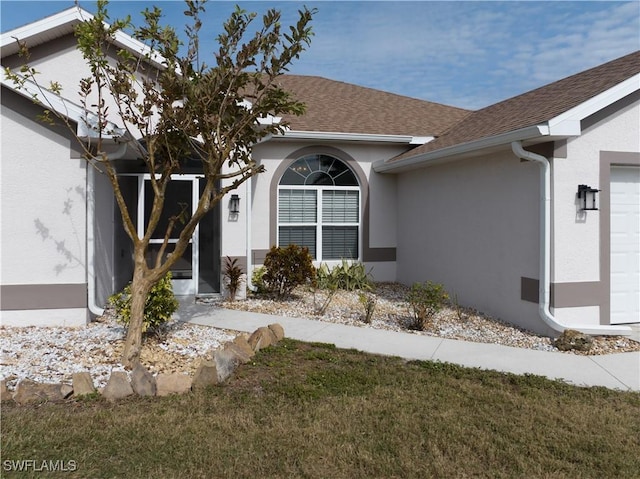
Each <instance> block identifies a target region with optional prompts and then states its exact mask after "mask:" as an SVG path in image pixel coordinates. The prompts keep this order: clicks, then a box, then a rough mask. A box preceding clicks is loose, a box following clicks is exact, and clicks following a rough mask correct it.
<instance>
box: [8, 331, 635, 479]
mask: <svg viewBox="0 0 640 479" xmlns="http://www.w3.org/2000/svg"><path fill="white" fill-rule="evenodd" d="M23 459H33V460H36V462H37V463H40V462H41V461H43V460H51V461H56V460H57V461H65V462H66V464H68V461H75V464H76V467H77V469H76V471H75V472H60V473H57V474H52V476H56V477H82V478H99V477H118V478H120V477H131V478H139V477H140V478H146V477H153V478H174V477H175V478H199V477H202V478H218V477H221V478H222V477H230V478H236V477H251V478H263V477H282V478H289V477H318V478H342V477H345V478H347V477H349V478H359V477H363V478H364V477H366V478H391V477H397V478H411V477H416V478H425V477H438V478H452V477H454V478H457V477H492V478H493V477H508V478H512V477H526V478H530V477H552V478H560V477H567V478H576V477H581V478H582V477H594V478H624V477H629V478H630V477H636V478H637V477H639V475H640V394H637V393H628V392H616V391H610V390H607V389H604V388H589V389H585V388H577V387H573V386H567V385H564V384H562V383H559V382H553V381H548V380H546V379H543V378H540V377H533V376H524V377H522V376H515V375H504V374H499V373H492V372H482V371H478V370H474V369H466V368H462V367H457V366H452V365H445V364H439V363H430V362H406V361H403V360H401V359H398V358H388V357H380V356H373V355H369V354H364V353H359V352H355V351H346V350H339V349H335V348H334V347H332V346H328V345H323V344H306V343H300V342H296V341H290V340H285V341H283V342H282V343H281V344H280V345H279V346H277V347H272V348H269V349H267V350H263V351H261V352H260V353H259V354H258V355H257V356H256V358H255V361H254V363H251V364H248V365H244V366H241V368H240V369H239V370H238V372H237V374H236V375H235V376H234V377H233V378H231V380H230V381H229V382H228V383H226V384H225V385H224V386H221V387H215V388H211V389H209V390H206V391H202V392H198V393H192V394H187V395H184V396H173V397H167V398H154V399H143V398H131V399H129V400H125V401H122V402H119V403H116V404H110V403H107V402H105V401H103V400H101V399H93V400H85V401H78V402H68V403H64V404H44V405H39V406H29V407H17V406H14V405H11V404H9V405H6V404H5V405H3V407H2V477H43V474H42V473H31V474H32V475H31V476H30V475H29V474H25V473H21V474H17V473H15V474H14V473H13V472H9V471H7V468H8V467H7V465H8V463H7V461H12V460H13V461H15V460H23Z"/></svg>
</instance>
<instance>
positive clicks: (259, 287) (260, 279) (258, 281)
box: [251, 266, 269, 294]
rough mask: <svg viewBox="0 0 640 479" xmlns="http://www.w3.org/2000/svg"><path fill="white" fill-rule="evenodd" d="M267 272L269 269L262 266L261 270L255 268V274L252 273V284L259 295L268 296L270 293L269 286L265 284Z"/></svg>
mask: <svg viewBox="0 0 640 479" xmlns="http://www.w3.org/2000/svg"><path fill="white" fill-rule="evenodd" d="M266 272H267V268H265V267H264V266H260V267H259V268H255V269H254V270H253V273H251V284H252V285H253V287H254V288H255V292H256V293H257V294H266V293H268V292H269V291H268V289H267V285H266V284H264V274H265V273H266Z"/></svg>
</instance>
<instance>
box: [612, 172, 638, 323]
mask: <svg viewBox="0 0 640 479" xmlns="http://www.w3.org/2000/svg"><path fill="white" fill-rule="evenodd" d="M637 322H640V168H638V167H633V166H628V167H623V166H614V167H612V168H611V324H621V323H637Z"/></svg>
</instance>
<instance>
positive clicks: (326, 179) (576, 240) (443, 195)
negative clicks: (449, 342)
mask: <svg viewBox="0 0 640 479" xmlns="http://www.w3.org/2000/svg"><path fill="white" fill-rule="evenodd" d="M88 15H89V14H88V13H87V12H84V11H82V10H79V9H76V8H73V9H69V10H67V11H65V12H61V13H60V14H58V15H56V16H53V17H49V18H47V19H45V20H43V21H41V22H36V23H34V24H31V25H27V26H26V27H23V28H20V29H16V30H14V31H11V32H6V33H3V35H2V65H3V67H9V68H14V69H15V68H17V67H18V66H19V64H20V61H21V60H20V59H19V58H17V56H16V50H17V48H16V47H15V41H14V40H13V39H12V37H17V38H20V39H22V40H25V41H27V44H28V45H29V46H30V50H31V61H30V63H32V64H33V65H34V66H35V67H36V68H37V69H38V70H39V71H41V72H43V80H44V81H47V80H49V79H56V80H58V81H64V84H63V87H65V88H63V93H62V96H63V98H57V99H56V101H57V103H56V102H54V103H55V104H56V105H59V107H60V111H64V112H65V114H66V115H67V117H68V118H69V119H70V121H72V122H75V123H73V124H74V125H77V128H78V135H79V136H82V134H81V133H82V131H81V130H82V121H81V118H82V112H81V111H76V110H77V98H74V97H73V93H72V92H74V91H75V89H76V88H75V86H76V85H77V81H78V80H79V78H81V77H82V72H83V68H84V63H83V60H82V57H81V55H80V54H79V52H78V51H77V50H76V49H75V40H74V38H73V34H72V27H73V25H74V24H75V23H77V22H79V21H80V19H81V18H82V17H83V16H85V17H86V16H88ZM115 43H116V44H115V47H117V48H127V49H129V50H130V51H131V52H132V53H134V54H140V52H142V51H143V49H144V48H145V47H144V45H141V44H139V43H137V42H136V41H135V40H133V39H131V38H129V37H126V35H123V36H121V37H118V38H117V39H116V42H115ZM281 82H282V84H283V86H284V87H285V88H287V89H288V90H290V91H292V92H293V93H294V94H295V95H296V96H297V97H298V98H299V99H301V100H303V101H304V102H305V103H306V104H307V113H306V114H305V115H304V116H302V117H292V118H285V120H287V121H289V122H290V129H289V130H288V131H287V132H286V133H285V134H283V135H279V136H274V137H271V138H268V139H267V140H266V141H263V142H261V143H259V144H258V145H255V147H254V148H253V151H252V154H253V156H254V159H256V160H257V161H258V162H259V163H260V164H262V165H264V167H265V170H266V171H265V173H262V174H260V175H258V176H256V177H254V178H253V179H252V180H251V181H249V182H247V183H245V184H244V185H242V186H241V187H240V188H239V189H238V190H236V191H234V192H233V193H234V195H237V200H238V201H239V208H236V206H237V205H238V201H234V202H233V203H234V205H233V207H230V203H228V202H227V201H223V202H222V203H221V204H220V205H219V206H218V208H217V209H216V211H214V212H212V213H211V214H210V215H209V216H208V217H207V218H206V219H205V220H204V221H203V222H202V223H201V224H200V226H199V228H198V231H197V232H196V234H195V235H194V240H193V244H192V247H191V248H190V251H188V254H187V255H185V257H184V258H183V259H182V260H181V262H179V263H178V265H177V266H176V268H175V271H174V287H175V289H176V291H177V292H178V293H180V294H189V295H208V294H216V293H221V292H223V288H224V285H223V283H222V280H221V270H222V262H223V260H224V258H225V257H227V256H229V257H232V258H237V259H239V260H240V262H241V264H242V265H243V267H244V268H245V270H246V271H248V272H249V273H250V272H251V271H252V270H253V268H255V267H256V266H257V265H260V264H261V263H262V261H263V259H264V257H265V255H266V252H267V251H268V250H269V248H270V247H271V246H272V245H286V244H289V243H297V244H302V245H304V246H308V247H309V248H310V250H311V252H312V254H313V255H314V259H315V260H316V262H317V263H320V262H324V263H328V264H329V265H331V264H334V263H336V262H338V261H340V260H341V259H343V258H346V259H350V260H355V261H362V262H364V263H365V264H366V266H367V268H368V269H371V270H372V274H373V276H374V278H375V279H376V280H380V281H401V282H403V283H406V284H411V283H413V282H415V281H425V280H432V281H436V282H440V283H443V284H444V286H445V288H446V289H447V290H448V291H449V292H450V294H451V295H452V296H455V297H456V298H457V301H458V302H459V303H460V304H462V305H465V306H471V307H474V308H476V309H478V310H480V311H483V312H485V313H487V314H491V315H493V316H496V317H499V318H501V319H503V320H505V321H509V322H511V323H514V324H516V325H518V326H521V327H523V328H526V329H529V330H533V331H537V332H540V333H543V334H555V333H557V332H559V331H562V330H563V329H565V328H568V327H571V328H574V329H580V330H584V331H586V332H590V333H593V334H625V333H626V330H625V328H624V327H622V326H619V325H621V324H624V323H630V322H639V321H640V251H639V246H638V245H640V236H639V235H640V209H639V207H638V205H640V52H636V53H633V54H631V55H628V56H626V57H622V58H620V59H618V60H614V61H612V62H610V63H607V64H604V65H602V66H600V67H597V68H594V69H591V70H588V71H586V72H583V73H580V74H577V75H574V76H572V77H569V78H566V79H564V80H560V81H559V82H555V83H553V84H551V85H547V86H545V87H542V88H539V89H537V90H534V91H532V92H528V93H525V94H523V95H519V96H517V97H514V98H512V99H509V100H506V101H504V102H501V103H498V104H496V105H492V106H489V107H487V108H484V109H482V110H479V111H476V112H470V111H466V110H463V109H459V108H455V107H450V106H445V105H440V104H435V103H431V102H427V101H422V100H417V99H412V98H406V97H402V96H399V95H394V94H390V93H385V92H381V91H377V90H372V89H368V88H363V87H360V86H356V85H350V84H346V83H342V82H337V81H332V80H328V79H325V78H320V77H307V76H296V75H286V76H283V77H282V78H281ZM66 92H69V93H68V94H69V95H70V96H69V97H67V96H65V95H67V93H66ZM41 110H42V107H41V106H38V105H36V104H34V103H33V102H32V101H31V100H30V99H29V98H27V97H25V94H24V93H23V92H20V91H16V89H15V88H14V87H13V85H12V84H11V83H10V82H8V81H6V80H3V82H2V124H1V131H2V132H1V135H2V137H1V138H2V161H1V163H0V168H1V169H0V174H1V177H0V181H1V186H2V233H1V243H0V254H1V282H2V284H1V290H0V293H1V295H2V296H1V300H0V306H1V313H2V323H3V324H16V325H30V324H68V325H80V324H85V323H86V322H87V321H88V320H90V318H91V317H92V315H95V314H99V313H100V310H101V307H102V305H103V304H104V302H105V300H106V298H107V297H108V295H109V294H111V293H113V292H115V291H117V290H119V289H120V288H121V287H122V286H124V284H126V282H127V281H128V280H129V279H130V277H131V271H132V263H131V248H130V245H129V242H128V238H127V237H126V236H125V235H124V232H123V230H122V226H121V223H120V222H121V220H120V219H119V215H118V210H117V207H116V206H115V205H114V201H113V197H112V194H111V192H110V186H109V184H108V182H107V181H106V179H105V178H103V176H102V175H100V174H99V173H96V172H95V171H94V169H93V168H87V167H86V164H85V162H84V160H82V159H81V158H80V155H79V151H78V148H77V146H76V145H74V141H75V139H74V138H72V136H71V135H70V134H69V133H68V131H67V130H66V129H65V128H62V127H55V126H53V127H52V126H49V125H45V124H43V123H41V122H38V121H37V120H36V116H37V114H38V113H39V112H41ZM25 145H29V147H28V148H25ZM113 155H114V156H115V155H118V158H120V159H119V160H118V161H119V163H118V164H119V171H120V173H121V179H122V182H121V184H122V186H123V189H124V191H125V192H126V197H127V200H128V201H129V203H130V204H131V205H132V208H133V210H135V211H136V215H137V217H136V221H137V222H138V225H139V227H140V228H141V229H142V228H143V227H144V220H145V207H146V206H148V204H147V203H146V201H145V200H147V202H148V194H149V192H148V185H147V182H148V179H147V178H146V177H145V175H144V171H143V170H142V168H141V167H140V165H139V164H138V162H137V161H136V159H135V155H134V154H133V153H132V152H131V151H129V150H128V149H126V148H118V147H117V146H116V145H114V150H113ZM198 173H199V169H198V165H197V164H193V165H187V167H186V169H185V171H184V174H182V175H179V176H177V177H175V180H176V181H175V182H173V183H172V185H173V186H172V193H171V194H172V196H173V198H174V199H175V200H176V201H183V202H184V201H187V202H189V201H191V202H193V201H194V199H195V198H197V194H198V190H199V182H200V179H199V177H198ZM25 178H28V179H29V180H28V184H25V183H26V182H25ZM578 185H588V186H590V187H591V190H599V192H597V193H595V197H596V206H597V207H598V210H584V209H582V208H583V206H584V205H583V200H582V194H583V193H582V192H581V193H580V195H581V197H580V198H578V194H577V193H578ZM589 195H590V197H589V203H588V205H587V206H589V207H591V206H592V203H591V201H592V198H591V197H592V196H594V193H589ZM152 250H153V247H152ZM152 252H153V251H152ZM249 276H250V275H249Z"/></svg>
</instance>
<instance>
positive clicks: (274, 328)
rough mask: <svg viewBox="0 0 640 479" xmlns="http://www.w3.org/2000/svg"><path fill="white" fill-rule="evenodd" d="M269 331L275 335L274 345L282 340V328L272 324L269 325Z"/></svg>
mask: <svg viewBox="0 0 640 479" xmlns="http://www.w3.org/2000/svg"><path fill="white" fill-rule="evenodd" d="M269 329H270V330H271V332H272V333H273V334H274V335H275V337H276V343H277V342H278V341H282V340H283V339H284V328H283V327H282V326H281V325H279V324H278V323H273V324H270V325H269ZM276 343H274V344H276Z"/></svg>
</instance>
